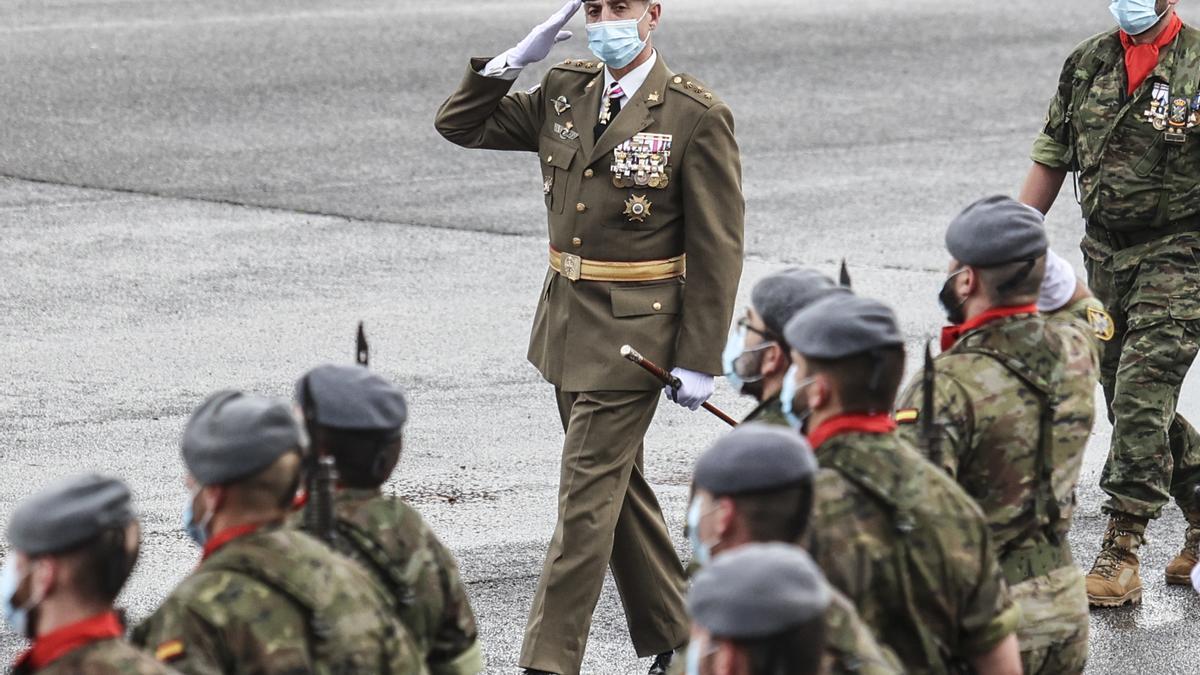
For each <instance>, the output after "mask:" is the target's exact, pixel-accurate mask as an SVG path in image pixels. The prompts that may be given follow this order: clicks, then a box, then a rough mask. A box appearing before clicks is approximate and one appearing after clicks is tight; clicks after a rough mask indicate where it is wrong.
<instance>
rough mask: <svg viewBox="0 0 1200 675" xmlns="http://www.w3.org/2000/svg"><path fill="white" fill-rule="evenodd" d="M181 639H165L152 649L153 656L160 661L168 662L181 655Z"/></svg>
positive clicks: (182, 650)
mask: <svg viewBox="0 0 1200 675" xmlns="http://www.w3.org/2000/svg"><path fill="white" fill-rule="evenodd" d="M183 652H184V649H183V640H167V641H166V642H164V643H162V644H160V645H159V646H158V648H157V649H155V650H154V658H156V659H158V660H159V661H160V662H162V663H168V662H170V661H174V660H175V659H177V658H179V657H181V656H183Z"/></svg>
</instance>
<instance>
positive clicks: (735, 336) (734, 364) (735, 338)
mask: <svg viewBox="0 0 1200 675" xmlns="http://www.w3.org/2000/svg"><path fill="white" fill-rule="evenodd" d="M771 344H772V343H770V342H764V343H762V344H760V345H756V346H754V347H751V348H750V349H746V329H745V328H743V327H741V326H737V325H735V326H734V327H733V328H731V329H729V339H728V340H727V341H726V342H725V351H724V352H723V353H722V354H721V363H722V364H724V367H725V379H727V380H729V386H731V387H733V388H734V389H736V390H737V391H738V393H747V392H746V390H745V388H746V385H747V384H754V383H755V382H761V381H762V379H763V376H762V374H761V373H759V374H758V375H752V376H746V377H743V376H742V375H741V373H739V372H738V364H739V362H740V361H741V359H742V357H743V356H746V355H747V354H757V353H759V352H761V351H763V350H764V349H766V348H767V347H770V346H771Z"/></svg>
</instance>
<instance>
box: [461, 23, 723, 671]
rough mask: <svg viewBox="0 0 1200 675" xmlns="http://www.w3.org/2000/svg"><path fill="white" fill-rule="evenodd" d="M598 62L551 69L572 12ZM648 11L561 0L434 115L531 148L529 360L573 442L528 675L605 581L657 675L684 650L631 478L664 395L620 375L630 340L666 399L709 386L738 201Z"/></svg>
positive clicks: (537, 602) (706, 121) (580, 640)
mask: <svg viewBox="0 0 1200 675" xmlns="http://www.w3.org/2000/svg"><path fill="white" fill-rule="evenodd" d="M581 6H583V7H585V12H586V15H587V33H588V44H589V46H590V47H591V49H592V51H593V52H594V53H595V55H596V56H597V57H598V58H599V62H596V61H582V60H567V61H566V62H564V63H560V64H558V65H556V66H553V67H552V68H550V70H549V71H548V72H547V73H546V75H545V77H544V78H543V79H542V83H541V85H540V86H538V87H536V88H534V90H533V91H531V92H529V93H524V92H519V93H513V94H510V93H509V89H510V88H511V87H512V83H513V79H514V78H515V77H516V75H517V73H518V71H520V70H521V69H522V68H524V67H526V66H529V65H531V64H534V63H536V62H538V61H540V60H542V59H544V58H545V57H546V56H547V55H548V54H549V52H550V49H551V47H552V46H553V45H554V43H555V42H556V41H560V40H563V39H566V38H568V37H570V33H568V32H566V31H562V28H563V26H565V25H566V23H567V21H568V20H569V19H570V18H571V16H573V15H574V13H575V12H576V11H577V10H578V9H579V8H580V7H581ZM661 14H662V6H661V5H660V4H659V3H658V2H657V0H603V1H601V0H589V1H588V2H582V1H581V0H570V1H569V2H567V4H566V5H564V6H563V8H562V9H561V10H560V11H559V12H558V13H556V14H555V15H554V16H553V17H551V18H550V19H549V20H548V21H546V22H545V23H544V24H542V25H541V26H538V27H537V28H535V29H534V30H533V31H532V32H531V33H530V34H529V36H528V37H526V38H525V39H524V40H522V41H521V42H520V44H518V45H517V46H516V47H514V48H513V49H510V50H509V51H507V52H505V53H504V54H501V55H500V56H497V57H496V58H493V59H475V60H472V62H471V64H470V67H469V68H468V69H467V74H466V77H465V79H464V80H463V81H462V84H461V85H459V88H458V90H457V91H456V92H454V94H453V95H451V96H450V98H449V100H447V101H446V102H445V103H444V104H443V105H442V108H441V110H440V111H439V112H438V115H437V128H438V131H439V132H441V134H442V135H443V136H445V137H446V138H447V139H448V140H450V141H452V142H454V143H457V144H459V145H462V146H465V147H470V148H490V149H496V150H523V151H526V152H536V153H537V154H538V158H539V160H540V164H541V170H542V177H543V188H544V193H545V200H546V210H547V214H548V220H549V235H550V242H549V244H550V246H549V262H550V269H549V271H548V273H547V275H546V280H545V283H544V286H543V288H542V293H541V297H540V301H539V303H538V308H537V314H536V317H535V319H534V325H533V334H532V337H531V340H530V347H529V360H530V361H531V362H532V363H533V364H534V365H535V366H536V367H537V368H538V370H539V371H540V372H541V374H542V375H543V376H544V377H545V378H546V380H547V381H549V382H550V383H551V384H553V385H554V387H555V391H556V397H557V402H558V409H559V414H560V416H561V419H562V423H563V428H564V430H565V431H566V441H565V443H564V446H563V458H562V473H561V476H560V488H559V502H558V503H559V512H558V524H557V526H556V528H555V532H554V536H553V538H552V539H551V543H550V549H549V551H548V552H547V555H546V561H545V567H544V568H543V571H542V575H541V579H540V581H539V583H538V590H537V593H536V596H535V597H534V602H533V607H532V610H531V611H530V614H529V621H528V625H527V628H526V633H525V643H524V647H523V649H522V653H521V659H520V665H521V666H522V667H524V668H527V669H530V670H534V671H547V672H554V673H564V674H573V673H577V672H579V667H580V662H581V660H582V658H583V653H584V647H585V645H586V642H587V634H588V629H589V627H590V624H591V617H592V611H593V609H594V608H595V605H596V600H597V598H598V597H599V594H600V588H601V585H602V582H603V580H604V573H605V568H606V567H609V566H611V569H612V571H613V576H614V577H615V578H616V582H617V588H618V589H619V591H620V593H621V599H622V602H623V603H624V606H625V612H626V616H627V619H628V622H629V632H630V635H631V637H632V639H633V644H634V648H635V649H636V650H637V653H638V655H640V656H643V657H645V656H652V655H658V658H656V660H655V663H654V665H653V666H652V669H651V672H663V671H664V670H665V668H666V666H667V664H668V663H669V661H670V658H671V653H672V651H673V650H674V649H675V648H676V647H678V646H680V645H682V644H683V643H684V642H686V641H687V633H688V624H687V616H686V612H685V609H684V603H683V587H684V575H683V567H682V565H680V562H679V559H678V558H677V556H676V555H675V551H674V548H673V546H672V544H671V539H670V535H669V533H668V530H667V527H666V524H665V523H664V521H663V518H662V514H661V511H660V509H659V505H658V502H657V500H656V498H655V496H654V493H653V491H652V490H651V489H650V486H649V484H648V483H647V481H646V477H645V475H644V474H643V470H642V459H643V447H642V439H643V436H644V435H645V432H646V429H647V428H648V427H649V425H650V421H651V419H652V418H653V416H654V411H655V407H656V405H657V389H658V388H659V387H660V386H661V384H660V383H658V382H657V381H656V380H654V379H653V378H651V377H650V376H648V375H647V374H646V373H644V372H642V371H641V370H640V369H638V368H634V367H631V366H629V364H626V363H624V362H622V360H621V358H620V355H619V348H620V347H621V345H623V344H630V345H633V346H635V347H637V348H638V350H640V351H641V352H642V353H643V354H645V355H646V356H647V357H649V358H650V359H652V360H653V361H655V362H657V363H660V364H663V365H666V366H667V367H673V373H674V374H675V376H676V377H677V378H679V380H680V381H681V382H682V387H681V388H680V390H679V391H674V390H673V389H672V390H670V391H668V395H669V396H670V397H671V398H672V399H673V400H675V401H676V402H678V403H679V404H681V405H685V406H687V407H689V408H691V409H696V408H698V407H699V406H700V404H701V403H703V402H704V401H705V400H706V399H707V398H708V397H709V395H710V394H711V393H712V388H713V376H715V375H718V374H721V372H722V368H721V353H720V352H721V349H720V345H721V344H723V343H724V338H725V335H726V331H727V329H728V326H729V321H730V318H731V317H732V314H733V303H734V298H735V296H736V292H737V283H738V279H739V277H740V276H741V269H742V226H743V214H744V206H745V205H744V200H743V197H742V191H741V163H740V159H739V155H738V148H737V143H736V142H735V140H734V135H733V116H732V114H731V113H730V111H729V107H728V106H727V105H725V104H724V103H723V102H722V101H721V100H720V99H719V98H718V97H717V96H716V95H715V94H714V93H713V92H712V91H711V90H709V89H708V87H706V86H705V85H703V84H701V83H700V81H699V80H697V79H696V78H694V77H692V76H690V75H684V74H675V73H673V72H672V71H671V70H670V69H669V68H668V67H667V64H666V62H665V61H664V59H663V58H662V56H661V55H660V54H658V53H657V52H656V51H655V50H654V48H653V47H652V46H651V34H652V33H653V31H654V30H656V29H657V28H658V26H659V20H660V18H661Z"/></svg>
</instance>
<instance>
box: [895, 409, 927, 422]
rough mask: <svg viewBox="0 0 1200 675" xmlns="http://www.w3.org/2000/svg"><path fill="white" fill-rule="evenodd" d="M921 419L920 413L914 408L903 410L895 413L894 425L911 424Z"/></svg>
mask: <svg viewBox="0 0 1200 675" xmlns="http://www.w3.org/2000/svg"><path fill="white" fill-rule="evenodd" d="M920 417H921V411H920V410H917V409H916V408H905V409H903V410H897V411H896V415H895V418H896V424H913V423H915V422H916V421H917V419H919V418H920Z"/></svg>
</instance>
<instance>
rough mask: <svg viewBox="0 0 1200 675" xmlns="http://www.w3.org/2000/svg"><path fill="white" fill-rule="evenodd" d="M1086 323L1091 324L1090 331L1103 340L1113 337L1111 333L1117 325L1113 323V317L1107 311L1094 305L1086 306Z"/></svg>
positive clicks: (1115, 330) (1113, 332)
mask: <svg viewBox="0 0 1200 675" xmlns="http://www.w3.org/2000/svg"><path fill="white" fill-rule="evenodd" d="M1087 318H1088V323H1089V324H1091V326H1092V331H1093V332H1095V333H1096V337H1098V338H1100V339H1101V340H1103V341H1104V342H1108V341H1109V340H1111V339H1113V335H1115V334H1116V332H1117V326H1116V324H1114V323H1113V319H1112V317H1111V316H1109V314H1108V312H1106V311H1104V310H1103V309H1097V308H1095V307H1088V308H1087Z"/></svg>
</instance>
